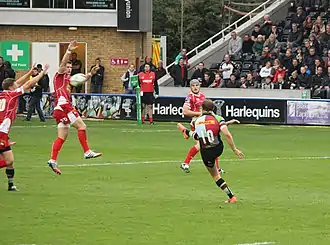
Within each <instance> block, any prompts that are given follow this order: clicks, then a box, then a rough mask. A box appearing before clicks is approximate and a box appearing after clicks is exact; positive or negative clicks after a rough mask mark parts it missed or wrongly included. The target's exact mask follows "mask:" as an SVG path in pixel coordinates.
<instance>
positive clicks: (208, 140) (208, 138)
mask: <svg viewBox="0 0 330 245" xmlns="http://www.w3.org/2000/svg"><path fill="white" fill-rule="evenodd" d="M201 136H202V140H203V143H204V144H212V143H213V142H214V134H213V131H212V130H207V131H206V135H205V134H204V131H201Z"/></svg>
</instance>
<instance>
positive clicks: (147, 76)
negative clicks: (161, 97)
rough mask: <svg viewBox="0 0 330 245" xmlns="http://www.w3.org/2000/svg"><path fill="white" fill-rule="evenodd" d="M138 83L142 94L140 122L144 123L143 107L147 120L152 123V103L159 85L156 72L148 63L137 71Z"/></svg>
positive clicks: (156, 95)
mask: <svg viewBox="0 0 330 245" xmlns="http://www.w3.org/2000/svg"><path fill="white" fill-rule="evenodd" d="M139 83H140V87H141V95H142V99H141V101H142V108H143V109H142V122H143V123H144V115H145V109H147V113H148V115H149V122H150V124H153V116H152V114H153V104H154V102H155V98H157V97H158V94H159V87H158V82H157V77H156V74H155V72H153V71H151V67H150V65H149V64H148V63H146V64H144V71H143V72H140V73H139Z"/></svg>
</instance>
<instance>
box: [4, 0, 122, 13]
mask: <svg viewBox="0 0 330 245" xmlns="http://www.w3.org/2000/svg"><path fill="white" fill-rule="evenodd" d="M1 6H2V7H1V8H6V9H17V8H19V9H20V10H23V11H24V10H27V9H43V10H81V9H82V10H89V9H90V10H96V11H97V10H110V11H114V10H116V6H117V1H116V0H113V1H109V2H106V1H104V2H99V3H98V2H97V1H95V3H94V4H93V1H82V0H27V1H26V0H19V1H18V2H9V3H8V4H7V5H6V4H5V3H2V4H1Z"/></svg>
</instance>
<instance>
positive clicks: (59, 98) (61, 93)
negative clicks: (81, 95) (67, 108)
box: [54, 72, 71, 105]
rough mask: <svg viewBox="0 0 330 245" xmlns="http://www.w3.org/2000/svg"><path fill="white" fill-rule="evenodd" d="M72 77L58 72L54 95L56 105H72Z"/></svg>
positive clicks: (55, 78) (55, 79) (55, 77)
mask: <svg viewBox="0 0 330 245" xmlns="http://www.w3.org/2000/svg"><path fill="white" fill-rule="evenodd" d="M70 77H71V76H70V75H69V74H66V73H63V74H59V73H58V72H57V73H56V74H55V76H54V90H55V92H54V95H55V102H56V105H64V104H70V103H71V89H70Z"/></svg>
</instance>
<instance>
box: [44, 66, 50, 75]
mask: <svg viewBox="0 0 330 245" xmlns="http://www.w3.org/2000/svg"><path fill="white" fill-rule="evenodd" d="M48 69H49V65H48V64H46V65H45V66H44V69H43V72H44V74H47V72H48Z"/></svg>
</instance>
